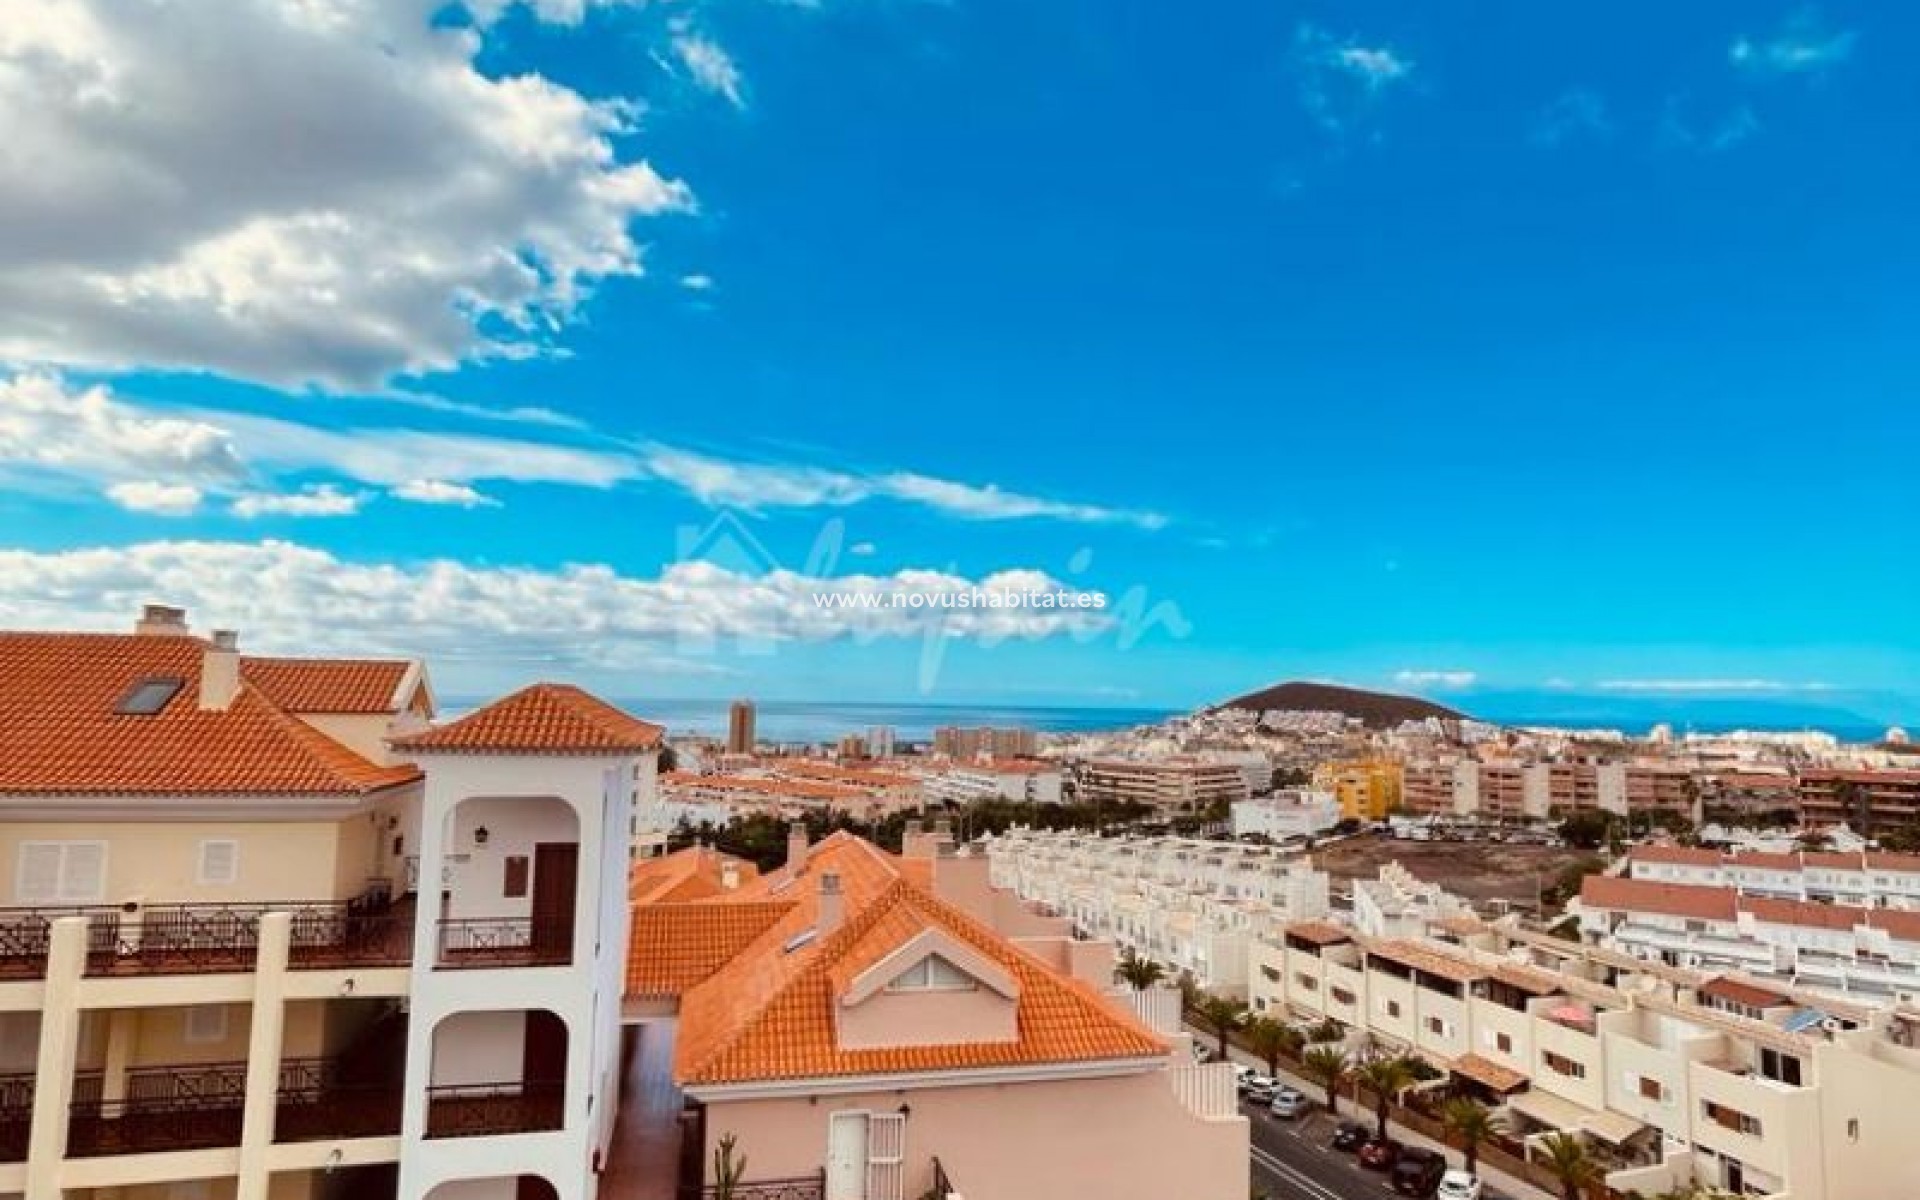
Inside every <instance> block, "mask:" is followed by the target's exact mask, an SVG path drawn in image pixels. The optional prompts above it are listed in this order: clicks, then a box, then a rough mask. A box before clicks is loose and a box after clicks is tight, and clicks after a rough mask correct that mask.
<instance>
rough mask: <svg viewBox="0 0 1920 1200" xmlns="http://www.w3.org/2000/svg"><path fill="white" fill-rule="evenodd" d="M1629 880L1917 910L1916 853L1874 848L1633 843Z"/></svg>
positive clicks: (1919, 859)
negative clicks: (1728, 849)
mask: <svg viewBox="0 0 1920 1200" xmlns="http://www.w3.org/2000/svg"><path fill="white" fill-rule="evenodd" d="M1626 873H1627V876H1628V877H1629V878H1632V879H1641V880H1648V881H1651V882H1656V883H1680V884H1686V885H1688V886H1691V887H1711V888H1732V889H1733V890H1734V891H1736V892H1740V893H1741V894H1743V895H1752V896H1772V897H1775V898H1776V899H1782V900H1815V901H1819V902H1820V903H1823V904H1843V905H1855V906H1861V907H1867V908H1901V909H1913V910H1920V855H1915V854H1889V853H1884V852H1881V851H1877V850H1865V851H1856V852H1853V853H1847V854H1841V853H1835V852H1831V851H1805V852H1800V851H1796V852H1792V853H1766V852H1756V851H1735V852H1733V853H1722V852H1720V851H1717V850H1706V849H1700V848H1697V847H1691V846H1659V845H1654V846H1637V847H1635V848H1634V849H1633V850H1632V851H1630V852H1629V854H1628V856H1627V868H1626Z"/></svg>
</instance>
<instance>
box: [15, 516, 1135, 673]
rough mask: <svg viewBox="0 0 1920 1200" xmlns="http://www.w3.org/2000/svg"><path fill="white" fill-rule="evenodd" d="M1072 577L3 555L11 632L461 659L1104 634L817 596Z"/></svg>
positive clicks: (115, 552)
mask: <svg viewBox="0 0 1920 1200" xmlns="http://www.w3.org/2000/svg"><path fill="white" fill-rule="evenodd" d="M1052 586H1056V585H1055V583H1054V581H1053V580H1052V579H1051V578H1050V577H1049V576H1047V575H1046V574H1044V573H1042V572H1039V571H1032V570H1020V569H1016V570H1006V571H999V572H995V573H993V574H990V575H986V576H983V577H980V578H978V579H966V578H963V577H960V576H956V575H952V574H950V573H947V572H942V571H930V570H906V571H899V572H896V573H894V574H891V575H845V576H839V577H835V578H830V579H816V578H811V577H808V576H806V575H803V574H799V573H796V572H792V571H783V570H776V571H772V572H768V573H765V574H760V575H749V574H743V573H737V572H733V571H728V570H726V569H723V568H721V567H718V566H715V565H714V564H712V563H709V562H704V561H695V562H683V563H676V564H673V565H671V566H669V567H666V568H665V569H664V570H662V571H661V573H660V574H659V575H657V576H654V577H651V578H642V577H636V576H630V575H623V574H621V573H620V572H618V571H616V570H614V569H613V568H612V567H608V566H603V565H598V564H581V565H574V566H564V567H560V568H557V569H552V570H541V569H533V568H526V567H492V566H489V567H477V566H471V565H468V564H465V563H460V562H453V561H449V560H444V559H434V560H430V561H425V562H418V563H405V564H402V563H359V562H350V561H346V560H343V559H340V558H337V557H335V556H334V555H332V554H330V553H328V552H327V551H324V550H319V549H315V548H311V547H307V546H301V545H297V544H294V543H290V542H284V541H271V540H269V541H262V542H258V543H245V542H212V541H160V542H148V543H142V544H138V545H132V546H119V547H99V548H92V549H74V550H67V551H62V552H57V553H39V552H34V551H26V550H0V626H4V627H8V628H100V629H118V628H123V627H125V625H126V624H127V622H128V621H129V620H130V618H131V615H132V614H133V613H135V612H137V611H138V609H139V606H140V605H141V604H143V603H147V602H150V601H153V600H154V599H155V598H165V600H166V601H168V602H169V603H177V604H182V605H185V606H186V607H187V608H188V609H189V611H190V612H191V613H192V616H193V619H194V621H195V623H196V624H197V625H200V626H203V627H212V626H219V627H222V628H237V629H240V630H242V631H243V632H244V635H245V637H246V639H247V645H248V646H249V647H250V648H252V649H256V650H260V651H264V652H273V651H297V652H300V653H317V654H328V653H332V654H369V653H406V654H424V655H427V656H429V657H432V658H442V659H451V660H462V659H471V658H474V657H476V656H478V657H481V658H483V659H485V660H487V661H489V662H514V661H528V662H538V663H540V664H541V665H542V667H543V668H545V669H555V670H567V669H571V668H578V669H609V668H618V667H620V666H622V665H623V664H628V663H634V662H645V661H650V660H652V659H655V658H657V657H658V656H659V655H661V654H670V655H678V656H681V657H687V656H690V655H691V656H699V655H702V654H705V653H706V652H707V650H709V649H724V648H725V646H727V645H728V644H730V643H732V642H734V641H735V640H738V641H739V642H742V643H749V644H756V645H765V646H768V647H777V646H779V645H781V644H787V643H799V642H822V641H831V640H834V639H840V638H852V639H855V640H862V641H879V640H890V639H906V638H923V637H927V636H932V637H934V638H936V639H946V638H952V637H962V638H969V639H974V640H978V641H981V642H986V643H991V642H996V641H1000V640H1005V639H1040V638H1049V637H1057V636H1072V637H1078V638H1082V639H1090V638H1094V637H1099V636H1102V635H1103V634H1105V633H1107V632H1109V631H1112V630H1114V629H1115V622H1116V617H1114V616H1112V615H1108V614H1100V613H1092V612H1068V611H1057V610H1054V611H1041V610H1032V609H1028V610H1012V609H1001V610H993V609H970V610H965V611H961V610H944V611H941V612H939V613H938V614H937V615H936V614H935V613H934V612H933V611H932V610H929V609H925V608H921V609H910V608H904V607H903V608H891V607H885V606H881V607H876V608H871V609H828V608H824V607H821V606H820V605H818V604H816V603H815V602H814V600H813V597H814V595H815V594H816V593H819V592H823V591H827V590H833V591H837V592H847V593H874V594H881V595H885V594H888V593H894V592H902V591H909V590H911V591H922V592H957V591H961V590H964V589H968V588H973V587H983V588H1010V589H1023V590H1024V589H1029V588H1043V587H1052Z"/></svg>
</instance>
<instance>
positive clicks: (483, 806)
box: [435, 796, 580, 968]
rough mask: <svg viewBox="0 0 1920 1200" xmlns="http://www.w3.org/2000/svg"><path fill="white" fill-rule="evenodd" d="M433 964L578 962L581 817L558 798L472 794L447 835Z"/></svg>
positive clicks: (456, 810)
mask: <svg viewBox="0 0 1920 1200" xmlns="http://www.w3.org/2000/svg"><path fill="white" fill-rule="evenodd" d="M444 833H445V847H446V849H445V854H444V858H443V868H442V873H441V881H440V896H439V905H440V912H439V930H440V937H439V946H438V948H437V957H436V959H435V965H437V966H440V967H448V968H459V967H498V966H554V965H562V964H565V963H568V962H571V961H572V959H573V941H574V925H575V921H576V918H577V912H578V908H579V902H580V818H579V814H578V813H576V812H575V811H574V808H573V806H572V805H571V804H569V803H567V801H565V800H563V799H561V798H559V797H557V796H475V797H470V798H468V799H466V800H462V801H461V802H460V803H458V804H456V805H454V806H453V809H452V810H451V811H450V812H448V814H447V818H446V827H445V831H444Z"/></svg>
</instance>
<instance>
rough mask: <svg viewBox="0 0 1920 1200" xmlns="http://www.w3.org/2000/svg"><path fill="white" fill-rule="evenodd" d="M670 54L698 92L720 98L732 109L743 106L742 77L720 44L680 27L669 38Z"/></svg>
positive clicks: (744, 99) (745, 103) (744, 101)
mask: <svg viewBox="0 0 1920 1200" xmlns="http://www.w3.org/2000/svg"><path fill="white" fill-rule="evenodd" d="M673 53H674V57H676V58H678V59H679V60H680V65H681V66H683V67H685V68H686V70H687V74H688V75H690V76H692V77H693V82H694V83H695V84H697V85H698V86H699V87H700V89H701V90H702V91H705V92H711V93H713V94H714V95H716V96H721V97H724V98H725V99H726V101H727V103H729V104H731V105H733V106H734V107H735V108H745V107H746V106H747V99H746V95H745V93H744V88H745V85H746V81H745V79H744V78H743V77H742V76H741V74H740V68H739V67H738V66H737V65H736V64H735V63H734V61H733V58H732V56H731V55H729V54H728V53H727V51H726V49H725V48H724V47H723V46H721V45H720V43H718V42H716V41H714V40H713V39H712V38H709V37H705V36H703V35H701V34H698V33H693V32H690V31H688V30H685V29H682V30H681V31H680V32H678V33H676V34H674V37H673Z"/></svg>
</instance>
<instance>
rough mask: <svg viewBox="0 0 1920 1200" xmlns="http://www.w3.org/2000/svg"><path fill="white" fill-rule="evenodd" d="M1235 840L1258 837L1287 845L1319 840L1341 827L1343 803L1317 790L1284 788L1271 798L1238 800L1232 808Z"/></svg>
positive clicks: (1261, 797)
mask: <svg viewBox="0 0 1920 1200" xmlns="http://www.w3.org/2000/svg"><path fill="white" fill-rule="evenodd" d="M1231 812H1232V821H1233V836H1234V837H1237V838H1238V837H1248V836H1258V837H1263V838H1266V839H1268V840H1269V841H1275V842H1284V841H1288V840H1290V839H1296V838H1311V837H1317V836H1319V835H1320V834H1323V833H1325V832H1327V831H1328V830H1329V829H1332V828H1333V827H1334V826H1335V825H1338V824H1339V823H1340V801H1339V800H1338V799H1336V798H1335V797H1334V794H1333V793H1332V792H1324V791H1320V790H1318V789H1315V788H1281V789H1279V790H1278V791H1275V792H1273V793H1272V794H1271V795H1266V796H1255V797H1253V798H1252V799H1249V800H1237V801H1235V802H1234V804H1233V807H1232V810H1231Z"/></svg>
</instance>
